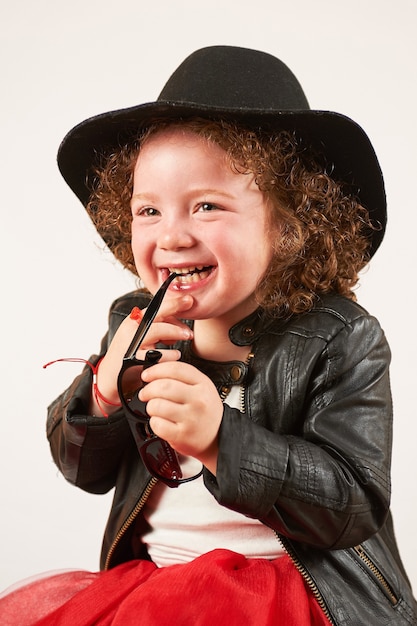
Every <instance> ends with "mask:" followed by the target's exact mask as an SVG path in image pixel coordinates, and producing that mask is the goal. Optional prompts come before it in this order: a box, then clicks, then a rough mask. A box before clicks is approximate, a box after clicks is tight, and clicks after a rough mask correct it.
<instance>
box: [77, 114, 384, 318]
mask: <svg viewBox="0 0 417 626" xmlns="http://www.w3.org/2000/svg"><path fill="white" fill-rule="evenodd" d="M168 127H178V128H182V129H185V130H188V131H191V132H193V133H196V134H197V135H198V136H200V137H203V138H205V139H206V140H207V141H210V142H214V143H215V144H217V145H218V146H220V147H221V148H222V149H223V150H224V151H225V153H226V155H227V160H228V163H229V165H230V167H231V168H232V170H233V171H235V172H236V173H252V174H253V175H254V177H255V181H256V184H257V185H258V187H259V189H260V190H261V191H262V193H263V194H264V196H265V200H266V204H267V206H268V207H269V231H270V240H271V244H272V248H273V256H272V260H271V263H270V265H269V268H268V270H267V272H266V273H265V275H264V276H263V277H262V279H261V281H260V283H259V285H258V287H257V290H256V298H257V302H258V304H259V305H260V306H261V307H263V308H264V309H266V310H268V311H269V312H270V313H271V314H272V315H276V316H285V317H286V316H288V315H291V314H294V313H303V312H306V311H308V310H310V309H311V308H312V307H313V306H314V302H315V300H316V299H317V297H320V296H321V295H324V294H327V293H338V294H341V295H343V296H346V297H348V298H351V299H353V300H355V295H354V293H353V288H354V287H355V285H356V283H357V282H358V273H359V271H360V270H361V269H362V268H363V267H364V266H365V265H366V263H367V262H368V260H369V248H370V234H371V233H372V230H373V229H374V227H373V225H372V223H371V221H370V219H369V215H368V212H367V210H366V209H365V208H364V207H363V206H362V205H361V204H360V202H359V201H358V199H357V198H356V197H355V196H354V195H352V194H351V193H350V192H349V190H348V189H347V188H346V185H345V184H344V183H343V182H339V181H337V180H334V179H333V178H332V176H331V173H328V171H327V169H328V168H329V165H327V164H326V163H325V162H324V161H323V158H322V156H321V155H314V154H313V153H312V150H311V149H307V148H306V147H305V146H304V145H302V143H301V142H300V141H299V140H298V139H297V137H296V135H295V133H290V132H288V131H278V132H276V131H275V132H272V131H271V132H268V131H267V130H265V129H255V130H254V129H250V128H245V127H243V126H240V125H237V124H235V123H233V122H229V121H227V120H220V121H219V120H215V121H213V120H207V119H199V118H192V119H188V120H175V121H172V120H171V121H166V120H165V121H162V120H161V121H156V122H155V123H153V124H152V125H151V126H149V127H147V128H146V129H145V130H144V131H143V132H142V133H141V134H140V136H138V137H137V138H135V139H133V140H132V141H131V142H129V143H127V144H126V145H124V146H122V147H121V148H120V149H118V150H117V151H114V152H113V153H111V154H109V155H106V156H105V157H103V158H102V159H101V163H100V164H99V166H98V167H97V169H96V172H95V182H94V185H93V189H92V193H91V197H90V201H89V203H88V205H87V211H88V213H89V215H90V217H91V219H92V220H93V222H94V224H95V226H96V228H97V230H98V232H99V233H100V235H101V236H102V238H103V239H104V241H105V242H106V244H107V245H108V247H109V248H110V249H111V251H112V252H113V254H114V255H115V257H116V258H117V259H118V260H119V261H120V262H121V263H122V264H123V265H124V266H125V267H126V268H127V269H129V270H130V271H132V272H133V273H134V274H137V271H136V268H135V264H134V260H133V254H132V249H131V244H130V237H131V220H132V217H131V210H130V201H131V195H132V189H133V172H134V167H135V164H136V160H137V157H138V154H139V151H140V149H141V146H142V145H143V144H144V142H146V141H147V139H148V138H149V137H151V136H152V135H154V134H155V133H157V132H159V131H160V130H161V129H163V128H168Z"/></svg>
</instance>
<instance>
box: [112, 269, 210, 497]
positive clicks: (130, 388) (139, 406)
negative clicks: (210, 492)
mask: <svg viewBox="0 0 417 626" xmlns="http://www.w3.org/2000/svg"><path fill="white" fill-rule="evenodd" d="M176 276H177V274H175V272H174V273H172V274H170V275H169V276H168V278H167V279H166V280H165V282H164V283H163V284H162V285H161V287H160V288H159V289H158V291H157V292H156V294H155V296H154V297H153V298H152V300H151V301H150V303H149V305H148V307H147V309H146V311H145V315H144V316H143V318H142V321H141V322H140V324H139V326H138V329H137V331H136V333H135V336H134V337H133V339H132V342H131V344H130V346H129V347H128V349H127V352H126V354H125V356H124V357H123V363H122V367H121V370H120V372H119V376H118V379H117V389H118V392H119V396H120V401H121V403H122V406H123V410H124V412H125V415H126V418H127V420H128V423H129V425H130V428H131V431H132V434H133V437H134V439H135V442H136V446H137V448H138V450H139V453H140V456H141V458H142V460H143V463H144V464H145V466H146V468H147V469H148V471H149V472H150V473H151V474H152V476H154V477H155V478H158V479H159V480H160V481H162V482H163V483H165V484H166V485H168V486H169V487H178V485H181V484H182V483H187V482H189V481H191V480H195V479H196V478H199V476H201V475H202V473H203V470H202V469H201V471H200V472H199V473H198V474H191V475H187V472H186V469H185V466H184V465H181V463H180V458H179V456H178V455H177V453H176V451H175V450H174V449H173V448H172V447H171V446H170V445H169V443H168V442H167V441H165V440H164V439H161V438H160V437H158V436H157V435H155V433H154V432H153V431H152V428H151V427H150V424H149V420H150V417H149V415H148V413H147V412H146V403H145V402H142V401H141V400H139V398H138V393H139V391H140V390H141V389H142V387H143V386H144V383H143V382H142V380H141V372H142V371H143V369H145V368H147V367H151V366H152V365H154V364H155V363H158V361H159V360H160V358H161V356H162V354H161V352H159V351H158V350H148V352H146V355H145V359H144V360H141V359H137V358H136V352H137V351H138V349H139V348H140V346H141V344H142V342H143V340H144V338H145V335H146V333H147V332H148V330H149V328H150V326H151V324H152V322H153V320H154V319H155V316H156V314H157V312H158V311H159V308H160V306H161V304H162V300H163V298H164V295H165V293H166V291H167V289H168V287H169V285H170V284H171V282H172V281H173V280H174V278H175V277H176ZM138 368H139V369H138Z"/></svg>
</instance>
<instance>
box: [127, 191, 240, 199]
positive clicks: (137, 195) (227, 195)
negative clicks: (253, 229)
mask: <svg viewBox="0 0 417 626" xmlns="http://www.w3.org/2000/svg"><path fill="white" fill-rule="evenodd" d="M191 193H193V194H196V195H201V196H204V195H209V194H213V195H216V196H222V197H223V198H229V199H230V200H232V199H233V198H234V195H232V194H230V193H226V192H223V191H220V190H219V189H192V190H191ZM135 199H138V200H141V199H144V200H153V196H151V195H150V194H147V193H140V192H139V193H134V194H133V195H132V197H131V201H132V200H135Z"/></svg>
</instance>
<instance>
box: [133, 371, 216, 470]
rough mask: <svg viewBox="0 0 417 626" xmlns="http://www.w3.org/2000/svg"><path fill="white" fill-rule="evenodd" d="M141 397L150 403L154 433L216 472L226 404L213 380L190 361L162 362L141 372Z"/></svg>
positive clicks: (147, 408) (148, 407)
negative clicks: (219, 436)
mask: <svg viewBox="0 0 417 626" xmlns="http://www.w3.org/2000/svg"><path fill="white" fill-rule="evenodd" d="M142 380H143V381H144V382H146V383H148V384H147V385H145V387H143V389H141V391H140V393H139V398H140V400H142V401H143V402H147V407H146V410H147V412H148V414H149V415H150V416H151V421H150V425H151V428H152V430H153V432H154V433H155V434H156V435H158V436H159V437H161V438H162V439H165V440H166V441H168V443H169V444H170V445H171V446H172V447H173V448H174V449H175V450H176V451H177V452H178V453H179V454H184V455H187V456H192V457H194V458H196V459H198V460H199V461H201V463H203V465H205V466H206V467H207V468H208V469H209V470H210V471H211V472H212V473H213V474H215V473H216V465H217V455H218V444H217V435H218V432H219V427H220V423H221V421H222V417H223V403H222V401H221V399H220V396H219V394H218V392H217V389H216V387H215V386H214V384H213V383H212V381H211V380H210V379H209V378H208V377H207V376H206V375H205V374H203V373H202V372H200V371H199V370H197V369H196V368H195V367H193V366H192V365H190V364H188V363H182V362H178V361H175V362H172V361H171V362H167V361H166V362H160V363H157V364H156V365H153V366H152V367H149V368H147V369H146V370H145V371H144V372H143V374H142Z"/></svg>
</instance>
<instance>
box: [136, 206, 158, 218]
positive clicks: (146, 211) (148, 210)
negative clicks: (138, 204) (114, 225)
mask: <svg viewBox="0 0 417 626" xmlns="http://www.w3.org/2000/svg"><path fill="white" fill-rule="evenodd" d="M135 214H136V215H140V216H143V217H155V216H156V215H159V211H158V209H155V208H154V207H152V206H145V207H142V208H140V209H138V210H137V211H136V212H135Z"/></svg>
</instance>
